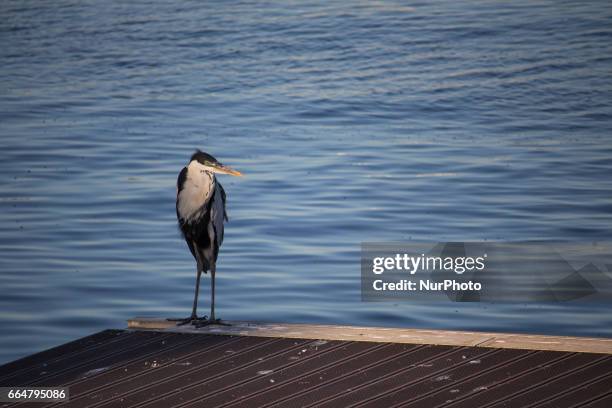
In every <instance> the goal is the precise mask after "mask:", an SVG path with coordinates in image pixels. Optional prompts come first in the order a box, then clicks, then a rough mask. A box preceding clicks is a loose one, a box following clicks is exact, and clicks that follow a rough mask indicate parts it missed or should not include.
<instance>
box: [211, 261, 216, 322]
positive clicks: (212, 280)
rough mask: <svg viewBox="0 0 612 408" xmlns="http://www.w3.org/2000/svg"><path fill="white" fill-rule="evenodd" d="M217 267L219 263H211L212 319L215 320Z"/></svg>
mask: <svg viewBox="0 0 612 408" xmlns="http://www.w3.org/2000/svg"><path fill="white" fill-rule="evenodd" d="M216 269H217V263H216V262H213V263H211V264H210V279H211V281H210V292H211V294H210V320H211V321H213V322H214V321H215V272H216Z"/></svg>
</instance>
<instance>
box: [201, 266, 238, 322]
mask: <svg viewBox="0 0 612 408" xmlns="http://www.w3.org/2000/svg"><path fill="white" fill-rule="evenodd" d="M216 271H217V264H216V263H215V262H213V263H212V264H211V265H210V279H211V281H210V292H211V293H210V319H208V320H202V321H199V320H198V321H197V322H195V323H194V326H196V327H204V326H208V325H210V324H220V325H222V326H231V324H229V323H224V322H221V319H216V318H215V272H216Z"/></svg>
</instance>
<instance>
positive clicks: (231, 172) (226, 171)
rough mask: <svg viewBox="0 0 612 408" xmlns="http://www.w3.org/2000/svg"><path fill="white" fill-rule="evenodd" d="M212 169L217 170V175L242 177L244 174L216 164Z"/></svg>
mask: <svg viewBox="0 0 612 408" xmlns="http://www.w3.org/2000/svg"><path fill="white" fill-rule="evenodd" d="M212 167H213V168H214V169H215V173H220V174H229V175H231V176H242V173H241V172H239V171H238V170H234V169H232V168H231V167H228V166H225V165H223V164H221V163H215V164H214V165H213V166H212Z"/></svg>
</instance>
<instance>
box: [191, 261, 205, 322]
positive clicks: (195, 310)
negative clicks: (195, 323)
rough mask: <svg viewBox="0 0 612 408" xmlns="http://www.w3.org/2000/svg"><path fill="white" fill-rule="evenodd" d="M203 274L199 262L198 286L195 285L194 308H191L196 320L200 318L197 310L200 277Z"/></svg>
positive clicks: (192, 315) (193, 318) (193, 317)
mask: <svg viewBox="0 0 612 408" xmlns="http://www.w3.org/2000/svg"><path fill="white" fill-rule="evenodd" d="M201 276H202V269H201V268H200V265H199V262H198V271H197V277H196V286H195V296H194V297H193V309H191V317H190V319H191V320H195V319H197V318H198V314H197V310H198V295H199V293H200V277H201Z"/></svg>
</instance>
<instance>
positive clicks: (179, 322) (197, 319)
mask: <svg viewBox="0 0 612 408" xmlns="http://www.w3.org/2000/svg"><path fill="white" fill-rule="evenodd" d="M166 320H168V321H169V322H176V325H177V326H184V325H186V324H190V323H191V324H193V325H194V326H195V325H196V324H198V323H199V322H203V321H208V316H202V317H198V316H189V317H186V318H184V319H166Z"/></svg>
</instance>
